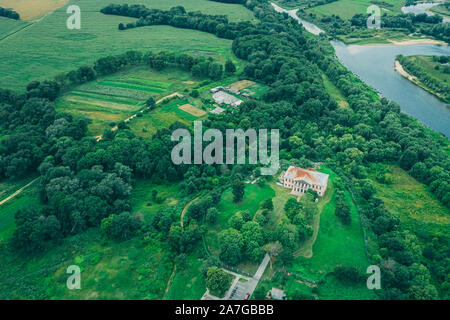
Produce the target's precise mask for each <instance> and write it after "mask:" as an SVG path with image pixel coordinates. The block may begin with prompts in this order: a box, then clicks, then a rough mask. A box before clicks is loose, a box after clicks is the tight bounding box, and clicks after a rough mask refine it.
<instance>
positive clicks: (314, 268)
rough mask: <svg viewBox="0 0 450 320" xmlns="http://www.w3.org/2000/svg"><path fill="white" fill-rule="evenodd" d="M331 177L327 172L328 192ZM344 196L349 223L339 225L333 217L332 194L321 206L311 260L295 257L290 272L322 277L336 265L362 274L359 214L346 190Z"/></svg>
mask: <svg viewBox="0 0 450 320" xmlns="http://www.w3.org/2000/svg"><path fill="white" fill-rule="evenodd" d="M335 177H336V175H335V174H334V173H333V172H330V180H331V182H329V186H328V188H331V190H330V191H332V190H333V189H332V183H333V180H334V178H335ZM330 183H331V184H330ZM328 191H329V190H327V193H328ZM345 196H346V199H347V202H348V203H349V205H350V208H351V218H352V222H351V224H350V225H348V226H346V225H343V224H342V223H341V222H340V220H339V219H338V217H337V216H336V215H335V214H334V209H335V205H336V203H335V195H334V194H332V197H331V200H330V201H329V202H326V203H325V205H324V206H323V208H322V211H321V214H320V227H319V231H318V234H317V239H316V241H315V242H314V245H313V247H312V251H313V255H312V257H311V258H306V257H302V256H300V257H298V258H296V259H295V262H294V265H293V268H292V271H293V272H296V273H301V274H303V275H305V276H307V277H308V278H310V279H312V280H318V279H320V278H322V277H323V276H324V275H325V274H326V273H328V272H330V271H333V270H334V268H335V267H336V266H337V265H346V266H354V267H357V268H358V269H360V271H361V272H365V270H366V267H367V258H366V254H365V249H364V240H363V233H362V229H361V224H360V219H359V214H358V211H357V209H356V207H355V205H354V203H353V201H352V199H351V197H350V194H349V193H348V192H347V191H346V193H345ZM325 197H326V195H325Z"/></svg>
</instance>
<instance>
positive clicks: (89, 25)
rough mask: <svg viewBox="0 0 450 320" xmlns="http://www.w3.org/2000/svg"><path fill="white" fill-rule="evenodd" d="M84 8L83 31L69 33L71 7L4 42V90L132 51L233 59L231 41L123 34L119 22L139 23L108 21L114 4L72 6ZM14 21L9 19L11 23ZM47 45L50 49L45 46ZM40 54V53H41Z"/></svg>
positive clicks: (239, 11) (194, 0)
mask: <svg viewBox="0 0 450 320" xmlns="http://www.w3.org/2000/svg"><path fill="white" fill-rule="evenodd" d="M71 3H74V4H77V5H79V6H80V8H81V13H82V21H81V29H80V30H68V29H67V28H66V19H67V17H68V14H66V12H65V8H66V6H64V7H63V8H60V9H58V10H56V11H55V12H53V13H52V14H51V15H48V16H46V17H45V18H43V19H42V20H40V21H38V22H35V23H33V25H31V26H29V27H27V28H25V29H23V30H21V31H20V32H16V33H14V34H12V35H10V36H8V37H6V38H4V39H3V40H0V46H1V47H2V50H0V67H1V68H2V70H3V76H2V77H1V78H0V87H3V88H9V89H16V90H23V89H24V86H25V85H26V84H27V83H28V82H30V81H31V80H43V79H51V78H53V77H54V76H56V75H57V74H59V73H61V72H67V71H70V70H73V69H74V68H76V67H79V66H81V65H86V64H92V63H93V62H94V61H95V60H96V59H98V58H100V57H104V56H106V55H109V54H120V53H123V52H125V51H127V50H132V49H134V50H141V51H161V50H168V51H173V52H187V53H192V54H201V55H207V56H213V57H216V58H217V59H219V60H222V61H224V60H225V59H227V58H232V59H233V60H235V61H236V62H237V63H238V67H239V65H240V62H239V61H237V60H236V58H233V54H232V52H231V40H226V39H218V38H217V37H215V36H214V35H212V34H208V33H205V32H199V31H195V30H188V29H177V28H173V27H170V26H148V27H142V28H136V29H132V30H131V29H130V30H126V31H123V32H120V31H119V30H118V29H117V26H118V24H119V23H120V22H123V23H128V22H131V21H134V20H135V19H132V18H127V17H119V16H108V15H103V14H102V13H100V12H99V10H100V9H101V8H103V7H104V6H106V5H108V4H110V3H111V1H110V0H98V1H90V0H80V1H75V0H73V1H70V2H69V4H71ZM128 3H129V4H132V3H138V4H147V5H149V6H150V7H153V8H162V9H168V8H170V7H172V6H175V5H179V4H180V3H179V2H178V1H175V0H168V1H162V0H152V1H150V0H130V1H128ZM183 6H185V8H186V9H187V10H201V11H202V12H205V13H210V14H226V15H228V16H229V17H230V19H231V20H249V19H252V18H253V16H252V13H251V12H250V11H249V10H247V9H245V8H244V7H243V6H241V5H233V4H224V3H219V2H214V1H207V0H185V1H183ZM3 20H4V19H2V22H1V23H0V30H9V32H11V31H13V30H15V28H17V24H18V22H16V21H13V20H11V21H3ZM9 20H10V19H9ZM44 44H45V45H44ZM36 48H39V52H37V51H36Z"/></svg>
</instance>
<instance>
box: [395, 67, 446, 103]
mask: <svg viewBox="0 0 450 320" xmlns="http://www.w3.org/2000/svg"><path fill="white" fill-rule="evenodd" d="M394 70H395V71H397V72H398V73H399V74H400V75H401V76H402V77H404V78H406V79H408V80H409V81H411V82H412V83H414V84H415V85H416V86H419V87H421V88H422V89H424V90H426V91H428V92H429V93H431V94H433V95H435V96H436V97H438V98H439V99H441V100H443V98H442V97H441V95H440V94H438V93H436V92H434V91H433V90H431V89H430V88H428V87H427V86H425V85H424V84H422V82H420V80H419V79H417V77H415V76H413V75H411V74H409V73H408V72H406V71H405V69H403V66H402V65H401V64H400V62H399V61H398V60H395V62H394ZM443 101H444V100H443Z"/></svg>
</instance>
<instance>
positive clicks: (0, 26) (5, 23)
mask: <svg viewBox="0 0 450 320" xmlns="http://www.w3.org/2000/svg"><path fill="white" fill-rule="evenodd" d="M0 6H1V5H0ZM27 25H28V22H26V21H23V20H13V19H9V18H4V17H0V41H1V39H3V38H4V37H6V36H7V35H8V34H11V33H13V32H17V31H18V30H20V29H22V28H23V27H25V26H27Z"/></svg>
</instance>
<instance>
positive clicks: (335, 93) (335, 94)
mask: <svg viewBox="0 0 450 320" xmlns="http://www.w3.org/2000/svg"><path fill="white" fill-rule="evenodd" d="M322 79H323V85H324V86H325V89H326V90H327V92H328V94H329V95H330V96H331V97H332V98H333V99H334V100H335V101H336V102H337V104H338V106H339V107H341V108H348V107H349V104H348V102H347V100H345V97H344V96H343V94H342V92H341V90H339V88H337V87H336V86H335V85H334V84H333V82H331V81H330V79H328V77H327V76H326V75H325V74H322Z"/></svg>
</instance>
